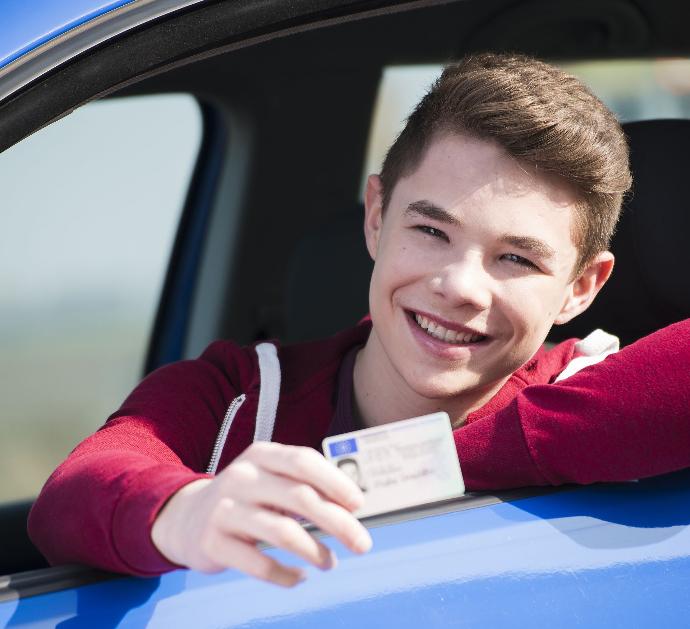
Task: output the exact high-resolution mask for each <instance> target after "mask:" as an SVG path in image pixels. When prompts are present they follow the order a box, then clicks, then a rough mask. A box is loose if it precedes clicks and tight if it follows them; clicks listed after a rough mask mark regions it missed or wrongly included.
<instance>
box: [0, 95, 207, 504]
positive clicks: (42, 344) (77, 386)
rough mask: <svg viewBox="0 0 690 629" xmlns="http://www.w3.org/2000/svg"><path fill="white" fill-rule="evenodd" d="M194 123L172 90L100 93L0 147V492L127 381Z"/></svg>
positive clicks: (150, 308) (62, 450) (52, 452)
mask: <svg viewBox="0 0 690 629" xmlns="http://www.w3.org/2000/svg"><path fill="white" fill-rule="evenodd" d="M201 120H202V118H201V114H200V108H199V105H198V104H197V102H196V101H195V100H194V99H193V98H192V97H191V96H188V95H184V94H173V95H165V96H139V97H129V98H118V99H112V100H106V101H101V102H97V103H93V104H90V105H87V106H84V107H83V108H80V109H79V110H77V111H76V112H74V113H73V114H71V115H70V116H67V117H65V118H64V119H62V120H61V121H59V122H57V123H55V124H52V125H50V126H49V127H46V128H44V129H42V130H40V131H38V132H37V133H35V134H34V135H33V136H31V137H29V138H27V139H26V140H24V141H23V142H20V143H19V144H17V145H15V146H14V147H12V148H11V149H9V150H7V151H5V152H4V153H2V154H1V155H0V189H2V190H3V203H2V206H3V211H2V219H1V221H2V222H1V225H2V229H0V302H1V309H2V313H3V314H2V317H0V343H1V344H2V348H3V350H2V352H0V400H1V401H2V402H1V409H2V411H1V412H2V421H3V426H4V438H3V439H0V470H1V472H2V478H3V482H2V483H1V484H0V502H6V501H9V500H15V499H23V498H28V497H32V496H34V495H36V494H37V493H38V491H39V490H40V488H41V486H42V484H43V482H44V481H45V480H46V478H47V477H48V475H49V474H50V472H51V471H52V470H53V469H54V468H55V467H56V465H57V464H58V463H59V462H60V461H61V460H62V459H63V458H64V457H65V456H66V455H67V454H68V452H69V451H70V450H71V449H72V448H73V447H74V445H75V444H76V443H78V442H79V441H80V440H81V439H83V438H84V437H85V436H87V435H88V434H90V433H92V432H93V431H94V430H95V429H96V428H97V427H98V426H99V425H101V424H102V423H103V422H104V420H105V419H106V417H107V416H108V415H109V414H110V413H112V412H113V410H115V409H116V408H117V407H118V406H119V404H120V403H121V402H122V400H123V399H124V396H125V395H126V394H127V393H128V392H129V390H131V388H132V387H133V386H134V384H135V383H136V382H137V380H138V379H139V378H140V377H141V371H142V367H143V362H144V359H145V353H146V350H147V345H148V339H149V335H150V332H151V327H152V324H153V318H154V315H155V310H156V306H157V304H158V300H159V296H160V291H161V287H162V284H163V279H164V277H165V271H166V268H167V265H168V259H169V255H170V251H171V247H172V243H173V240H174V236H175V230H176V227H177V223H178V220H179V216H180V212H181V209H182V206H183V204H184V200H185V195H186V192H187V188H188V185H189V181H190V178H191V175H192V170H193V167H194V164H195V162H196V158H197V152H198V149H199V143H200V139H201V126H202V123H201Z"/></svg>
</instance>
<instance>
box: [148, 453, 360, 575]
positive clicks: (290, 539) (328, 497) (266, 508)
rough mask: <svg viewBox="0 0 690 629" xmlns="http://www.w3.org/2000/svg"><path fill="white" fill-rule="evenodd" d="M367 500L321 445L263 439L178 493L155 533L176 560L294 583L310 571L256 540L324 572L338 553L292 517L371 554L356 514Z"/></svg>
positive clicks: (157, 542)
mask: <svg viewBox="0 0 690 629" xmlns="http://www.w3.org/2000/svg"><path fill="white" fill-rule="evenodd" d="M362 501H363V496H362V492H361V491H360V489H359V488H358V487H357V485H356V484H355V483H354V482H352V481H351V480H350V479H349V478H347V477H346V476H345V474H343V473H342V472H340V470H338V469H337V468H336V467H334V466H333V465H331V464H330V463H329V462H328V461H326V459H324V457H323V456H321V455H320V454H319V453H318V452H316V451H315V450H312V449H311V448H307V447H300V446H286V445H282V444H278V443H265V442H259V443H254V444H252V445H251V446H250V447H249V448H247V450H245V451H244V452H243V453H242V455H240V456H239V457H238V458H237V459H236V460H235V461H233V462H232V463H231V464H230V465H228V467H226V468H225V469H224V470H223V471H222V472H220V473H219V474H218V475H217V476H216V477H215V478H213V479H203V480H198V481H194V482H192V483H190V484H188V485H186V486H185V487H183V488H182V489H180V490H179V491H178V492H177V493H175V494H174V495H173V496H172V498H171V499H170V500H169V501H168V503H167V504H166V505H165V507H164V508H163V509H162V510H161V512H160V513H159V514H158V517H157V518H156V521H155V522H154V524H153V528H152V531H151V538H152V540H153V543H154V545H155V546H156V548H158V550H159V551H160V552H161V553H162V554H163V555H164V556H165V557H166V558H167V559H168V560H170V561H171V562H173V563H176V564H179V565H182V566H187V567H189V568H194V569H195V570H201V571H203V572H218V571H220V570H223V569H225V568H236V569H237V570H240V571H242V572H245V573H246V574H249V575H251V576H254V577H257V578H259V579H263V580H265V581H271V582H273V583H277V584H279V585H284V586H292V585H295V584H297V583H298V582H299V581H301V580H302V579H303V578H304V574H303V572H302V571H301V570H299V569H297V568H293V567H289V566H285V565H283V564H281V563H280V562H278V561H276V560H275V559H272V558H271V557H268V556H267V555H265V554H264V553H262V552H261V551H259V549H258V548H257V547H256V544H257V542H266V543H267V544H270V545H271V546H276V547H277V548H282V549H284V550H288V551H290V552H292V553H294V554H295V555H298V556H299V557H302V558H303V559H304V560H305V561H308V562H309V563H311V564H313V565H315V566H317V567H318V568H321V569H322V570H326V569H329V568H332V567H334V566H335V563H336V560H335V555H334V554H333V552H332V551H331V550H329V549H328V548H327V547H326V546H325V545H324V544H322V543H321V542H319V541H318V540H317V539H315V538H314V537H313V536H312V535H310V534H309V533H307V532H306V531H305V530H304V529H303V528H302V526H300V524H299V523H298V522H297V521H296V520H295V519H294V518H293V517H291V514H295V515H300V516H302V517H304V518H306V519H307V520H309V521H310V522H313V523H314V524H315V525H316V526H318V527H319V528H320V529H321V530H322V531H324V532H325V533H327V534H329V535H332V536H333V537H335V538H337V539H338V540H340V541H341V542H342V543H343V544H344V545H345V546H347V547H348V548H349V549H350V550H352V551H354V552H356V553H364V552H366V551H367V550H369V548H370V547H371V537H370V536H369V532H368V531H367V529H366V528H365V527H364V526H362V525H361V524H360V523H359V521H358V520H357V519H356V518H355V517H354V516H353V515H352V514H351V513H350V512H351V511H354V510H355V509H357V508H358V507H360V506H361V505H362Z"/></svg>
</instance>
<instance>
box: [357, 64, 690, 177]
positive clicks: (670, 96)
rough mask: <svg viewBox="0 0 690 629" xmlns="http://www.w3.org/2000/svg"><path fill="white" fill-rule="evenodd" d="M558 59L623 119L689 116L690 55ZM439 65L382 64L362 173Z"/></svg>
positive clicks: (371, 167)
mask: <svg viewBox="0 0 690 629" xmlns="http://www.w3.org/2000/svg"><path fill="white" fill-rule="evenodd" d="M556 65H559V66H561V67H562V68H564V69H565V70H567V71H568V72H571V73H572V74H574V75H575V76H577V77H579V78H580V79H581V80H582V81H583V82H584V83H585V84H586V85H588V86H589V87H590V88H591V89H592V91H593V92H594V93H595V94H596V95H597V96H598V97H599V98H600V99H601V100H602V101H603V102H604V103H605V104H606V105H607V106H608V107H609V108H610V109H611V110H612V111H613V112H614V113H615V114H616V115H617V116H618V118H619V120H620V121H621V122H628V121H631V120H649V119H653V118H689V117H690V60H687V59H626V60H606V61H589V62H578V63H556ZM441 70H442V66H441V65H440V64H439V65H418V66H391V67H388V68H386V69H385V70H384V72H383V76H382V79H381V84H380V86H379V93H378V97H377V100H376V105H375V107H374V114H373V117H372V124H371V130H370V134H369V144H368V150H367V156H366V162H365V171H364V179H366V176H367V175H368V174H370V173H375V172H379V170H380V168H381V163H382V162H383V158H384V157H385V154H386V150H387V149H388V147H389V146H390V145H391V143H392V142H393V140H394V139H395V137H396V136H397V134H398V133H400V131H401V130H402V128H403V125H404V124H405V119H406V118H407V116H408V115H409V114H410V112H411V111H412V108H413V107H414V106H415V104H416V103H417V102H418V101H419V99H420V98H421V97H422V96H423V95H424V93H425V92H426V91H427V89H428V88H429V86H430V85H431V83H432V82H433V81H434V80H435V79H436V78H437V77H438V76H439V75H440V73H441ZM363 189H364V187H363V185H362V190H363Z"/></svg>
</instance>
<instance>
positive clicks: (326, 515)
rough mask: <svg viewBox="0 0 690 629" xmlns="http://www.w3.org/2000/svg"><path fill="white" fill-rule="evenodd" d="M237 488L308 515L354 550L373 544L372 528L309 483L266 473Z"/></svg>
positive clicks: (244, 495)
mask: <svg viewBox="0 0 690 629" xmlns="http://www.w3.org/2000/svg"><path fill="white" fill-rule="evenodd" d="M235 491H236V492H237V495H238V497H239V498H240V500H242V501H247V502H253V503H255V504H260V505H263V506H267V507H271V508H272V509H278V510H280V511H282V512H287V513H295V514H297V515H300V516H302V517H304V518H306V519H308V520H309V521H310V522H313V523H314V524H315V525H316V526H317V527H319V528H320V529H321V530H322V531H323V532H324V533H326V534H328V535H332V536H333V537H335V538H336V539H338V540H340V541H341V542H342V543H343V544H344V545H345V546H346V547H347V548H349V549H350V550H352V551H353V552H356V553H363V552H366V551H368V550H369V549H370V548H371V536H370V535H369V531H367V529H366V528H365V527H364V526H363V525H362V524H361V523H360V522H359V521H358V520H357V518H355V517H354V516H353V515H352V514H351V513H350V512H349V511H347V510H346V509H343V508H342V507H341V506H340V505H337V504H335V503H334V502H331V501H330V500H328V499H327V498H324V497H323V496H322V495H320V494H319V492H318V491H316V490H315V489H314V488H313V487H311V486H309V485H307V484H306V483H299V482H296V481H294V480H292V479H290V478H285V477H282V476H276V475H272V474H266V475H264V476H263V477H262V479H261V483H256V484H254V485H252V486H241V487H240V486H238V487H236V488H235ZM233 521H240V522H241V521H242V518H241V517H237V518H233ZM295 524H296V523H295ZM296 525H297V524H296ZM297 526H299V525H297ZM300 528H301V527H300ZM312 563H313V562H312Z"/></svg>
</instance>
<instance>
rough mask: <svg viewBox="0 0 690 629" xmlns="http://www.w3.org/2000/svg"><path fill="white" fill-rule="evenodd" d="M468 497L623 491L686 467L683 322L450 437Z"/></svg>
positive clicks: (687, 342) (689, 330) (689, 435)
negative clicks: (534, 488) (594, 487)
mask: <svg viewBox="0 0 690 629" xmlns="http://www.w3.org/2000/svg"><path fill="white" fill-rule="evenodd" d="M455 442H456V447H457V450H458V455H459V457H460V462H461V466H462V470H463V475H464V477H465V482H466V484H467V486H468V488H470V489H474V490H479V489H507V488H510V487H520V486H526V485H560V484H563V483H581V484H587V483H594V482H598V481H623V480H632V479H636V478H643V477H646V476H653V475H656V474H663V473H667V472H672V471H675V470H679V469H682V468H685V467H690V319H686V320H685V321H681V322H679V323H676V324H674V325H671V326H669V327H667V328H664V329H662V330H660V331H658V332H655V333H654V334H651V335H649V336H647V337H644V338H643V339H641V340H639V341H637V342H636V343H634V344H632V345H630V346H628V347H625V348H623V349H622V350H621V351H620V352H618V353H616V354H612V355H611V356H609V357H607V358H606V359H605V360H604V361H603V362H601V363H598V364H597V365H593V366H591V367H587V368H586V369H583V370H582V371H581V372H579V373H577V374H575V375H573V376H571V377H570V378H567V379H566V380H563V381H561V382H559V383H557V384H547V385H534V386H529V387H527V388H525V389H524V390H523V391H522V392H521V393H519V394H518V396H517V397H516V398H515V400H513V402H512V403H511V404H510V405H509V406H508V407H506V408H505V409H503V410H502V411H500V412H498V413H496V414H493V415H489V416H487V417H484V418H482V419H479V420H477V421H475V422H472V423H471V424H469V425H467V426H465V427H463V428H460V429H458V430H456V431H455Z"/></svg>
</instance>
